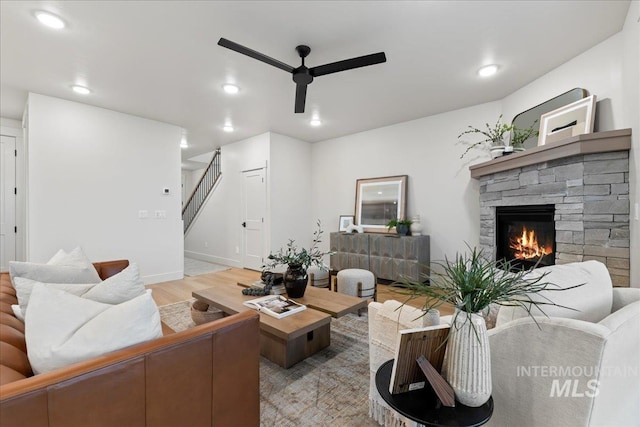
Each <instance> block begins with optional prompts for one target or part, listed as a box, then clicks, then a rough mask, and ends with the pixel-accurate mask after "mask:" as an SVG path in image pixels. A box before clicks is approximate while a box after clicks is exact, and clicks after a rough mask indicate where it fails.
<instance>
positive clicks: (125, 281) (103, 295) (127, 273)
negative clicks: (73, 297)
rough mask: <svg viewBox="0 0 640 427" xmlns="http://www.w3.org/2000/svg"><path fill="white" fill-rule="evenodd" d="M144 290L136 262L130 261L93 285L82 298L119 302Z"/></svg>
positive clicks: (110, 302) (103, 301)
mask: <svg viewBox="0 0 640 427" xmlns="http://www.w3.org/2000/svg"><path fill="white" fill-rule="evenodd" d="M144 292H145V287H144V283H142V280H140V272H139V269H138V264H137V263H135V262H132V263H131V264H129V266H128V267H127V268H125V269H124V270H122V271H121V272H120V273H118V274H114V275H113V276H111V277H109V278H107V279H105V280H104V281H103V282H100V283H98V284H97V285H94V286H93V287H92V288H91V289H89V290H88V291H87V292H86V293H85V294H83V295H82V298H88V299H90V300H93V301H98V302H102V303H105V304H120V303H122V302H125V301H128V300H130V299H132V298H135V297H137V296H140V295H142V294H143V293H144Z"/></svg>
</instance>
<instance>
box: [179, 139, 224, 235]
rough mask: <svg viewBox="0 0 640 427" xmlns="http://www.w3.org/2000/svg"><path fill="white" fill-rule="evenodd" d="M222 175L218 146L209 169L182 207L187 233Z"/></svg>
mask: <svg viewBox="0 0 640 427" xmlns="http://www.w3.org/2000/svg"><path fill="white" fill-rule="evenodd" d="M220 175H222V171H221V170H220V149H219V148H218V149H217V150H216V151H215V153H214V154H213V159H211V162H210V163H209V166H207V169H206V170H205V171H204V173H203V174H202V177H201V178H200V181H198V184H197V185H196V186H195V188H194V189H193V192H192V193H191V196H189V199H188V200H187V203H185V204H184V207H183V208H182V221H183V224H184V232H185V233H186V232H187V230H188V229H189V227H190V226H191V224H193V221H194V220H195V219H196V216H198V212H200V208H201V207H202V205H204V202H205V200H207V197H208V196H209V193H211V190H213V187H215V185H216V183H217V182H218V179H219V178H220Z"/></svg>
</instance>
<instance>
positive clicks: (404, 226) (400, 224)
mask: <svg viewBox="0 0 640 427" xmlns="http://www.w3.org/2000/svg"><path fill="white" fill-rule="evenodd" d="M411 224H413V221H411V220H410V219H392V220H391V221H389V222H388V223H387V229H388V230H389V231H391V229H392V228H393V227H395V228H396V233H398V234H399V235H400V236H406V235H407V234H409V230H410V228H411Z"/></svg>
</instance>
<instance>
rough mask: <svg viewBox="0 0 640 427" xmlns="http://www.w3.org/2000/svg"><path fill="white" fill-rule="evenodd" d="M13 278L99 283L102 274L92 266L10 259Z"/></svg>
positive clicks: (46, 281) (48, 281)
mask: <svg viewBox="0 0 640 427" xmlns="http://www.w3.org/2000/svg"><path fill="white" fill-rule="evenodd" d="M9 274H10V275H11V280H12V281H15V278H16V277H24V278H25V279H31V280H37V281H38V282H43V283H98V282H100V276H98V272H97V271H96V269H95V268H94V267H93V265H92V266H90V267H73V266H68V265H48V264H36V263H33V262H20V261H9Z"/></svg>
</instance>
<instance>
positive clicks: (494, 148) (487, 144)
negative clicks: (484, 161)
mask: <svg viewBox="0 0 640 427" xmlns="http://www.w3.org/2000/svg"><path fill="white" fill-rule="evenodd" d="M500 120H502V114H500V117H498V121H497V122H496V124H495V125H494V126H493V127H491V126H490V125H489V123H485V126H486V128H487V129H486V130H482V129H478V128H476V127H473V126H471V125H469V126H468V128H469V130H466V131H464V132H462V133H461V134H460V135H458V139H460V138H462V137H463V136H465V135H479V136H480V137H484V139H483V140H481V141H477V142H474V143H472V144H470V145H469V147H467V149H466V150H465V152H464V153H462V155H461V156H460V158H461V159H462V158H463V157H464V156H465V155H466V154H467V153H468V152H469V151H471V149H474V148H482V149H485V150H487V149H488V150H489V151H490V153H491V158H493V159H495V158H496V157H500V156H501V155H502V153H503V152H504V147H505V142H504V137H505V135H507V134H508V133H509V132H511V130H512V129H513V126H509V125H507V124H506V123H500Z"/></svg>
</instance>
